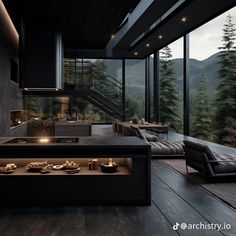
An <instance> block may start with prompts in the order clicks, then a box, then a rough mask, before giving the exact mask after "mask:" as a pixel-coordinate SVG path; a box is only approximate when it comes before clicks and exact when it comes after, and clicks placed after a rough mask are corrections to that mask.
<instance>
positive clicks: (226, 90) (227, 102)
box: [215, 14, 236, 146]
mask: <svg viewBox="0 0 236 236" xmlns="http://www.w3.org/2000/svg"><path fill="white" fill-rule="evenodd" d="M235 40H236V29H235V25H234V24H233V23H232V17H231V15H230V14H229V15H228V16H227V18H226V23H225V24H224V29H223V39H222V42H223V43H222V46H221V47H219V49H220V50H221V51H220V54H219V63H220V70H219V75H220V83H219V86H218V87H217V98H216V106H217V109H216V115H215V130H216V136H217V142H219V143H222V144H226V145H230V146H236V140H235V125H234V122H235V120H236V47H235Z"/></svg>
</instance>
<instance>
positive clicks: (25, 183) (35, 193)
mask: <svg viewBox="0 0 236 236" xmlns="http://www.w3.org/2000/svg"><path fill="white" fill-rule="evenodd" d="M24 138H25V137H22V140H23V141H22V142H21V143H14V142H12V140H13V138H0V166H5V165H6V164H8V163H15V164H16V165H17V168H16V169H15V170H14V172H13V173H10V174H4V173H2V174H0V186H1V189H2V192H3V194H2V196H1V200H2V201H1V204H2V205H83V204H86V205H150V198H151V197H150V193H151V187H150V148H149V146H148V145H147V144H146V143H145V142H144V141H142V140H141V139H138V138H136V137H78V138H77V142H68V143H66V142H59V141H58V140H66V139H65V137H55V138H53V140H54V142H48V143H47V142H45V141H47V140H44V142H43V143H42V142H37V141H35V140H37V138H35V137H34V142H26V141H24ZM74 138H75V137H73V139H74ZM39 139H42V137H40V138H39ZM26 140H27V138H26ZM55 140H56V141H55ZM50 141H51V140H50ZM110 158H112V160H113V161H114V162H115V163H117V164H118V169H117V171H116V172H114V173H104V172H102V171H101V168H100V166H99V167H98V168H95V170H89V166H88V163H89V161H90V160H93V159H96V160H97V161H98V163H107V162H108V161H109V160H110ZM37 161H38V162H42V161H46V162H48V163H49V164H51V165H61V164H63V163H65V162H66V161H69V162H72V161H73V162H75V163H78V164H79V165H80V170H79V172H78V173H73V174H71V173H67V172H65V171H64V170H53V169H52V170H50V172H49V173H44V174H42V173H41V172H29V171H28V170H26V166H27V164H28V163H32V162H37Z"/></svg>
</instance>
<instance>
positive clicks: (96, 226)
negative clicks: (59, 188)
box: [0, 160, 236, 236]
mask: <svg viewBox="0 0 236 236" xmlns="http://www.w3.org/2000/svg"><path fill="white" fill-rule="evenodd" d="M1 192H2V191H1ZM176 222H178V223H187V224H188V223H195V224H197V223H200V222H202V223H205V222H206V223H221V224H223V223H224V222H226V223H228V224H231V230H227V229H225V230H220V231H217V230H189V229H186V230H182V229H178V230H177V231H174V230H173V228H172V227H173V225H175V224H176ZM0 235H6V236H18V235H19V236H28V235H29V236H39V235H40V236H41V235H43V236H49V235H50V236H67V235H68V236H74V235H76V236H158V235H160V236H169V235H170V236H172V235H173V236H174V235H191V236H195V235H196V236H197V235H212V236H214V235H229V236H230V235H232V236H233V235H236V211H235V210H234V209H233V208H231V207H229V206H227V205H226V204H225V203H223V202H221V201H219V200H217V199H216V198H214V196H212V195H210V194H209V193H208V192H206V191H205V190H203V189H202V188H200V187H199V186H196V185H194V184H192V183H191V182H189V181H188V180H187V179H186V178H185V177H184V176H183V175H181V174H179V173H177V172H176V171H174V170H173V169H171V168H169V167H168V166H167V165H165V164H163V163H161V162H160V161H158V160H152V204H151V206H149V207H124V206H114V207H108V206H107V207H105V206H98V207H94V206H91V207H89V206H83V207H82V206H81V207H27V208H25V207H15V208H13V207H12V208H1V209H0Z"/></svg>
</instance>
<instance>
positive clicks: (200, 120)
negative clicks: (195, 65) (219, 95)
mask: <svg viewBox="0 0 236 236" xmlns="http://www.w3.org/2000/svg"><path fill="white" fill-rule="evenodd" d="M195 101H196V104H195V106H194V114H193V127H192V132H193V136H194V137H196V138H200V139H206V140H209V141H210V140H212V137H213V135H212V128H211V125H212V119H211V118H212V114H211V107H210V101H209V94H208V81H207V78H206V76H205V75H204V74H203V73H202V74H201V77H200V87H199V89H198V91H197V93H196V97H195Z"/></svg>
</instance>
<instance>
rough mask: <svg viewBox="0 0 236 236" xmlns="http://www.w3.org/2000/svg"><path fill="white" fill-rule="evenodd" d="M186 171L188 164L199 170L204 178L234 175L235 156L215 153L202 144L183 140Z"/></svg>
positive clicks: (235, 173) (235, 172) (235, 168)
mask: <svg viewBox="0 0 236 236" xmlns="http://www.w3.org/2000/svg"><path fill="white" fill-rule="evenodd" d="M183 147H184V151H185V160H186V171H187V173H188V166H189V167H192V168H193V169H195V170H197V171H199V172H200V173H201V174H202V175H203V176H204V178H205V179H206V178H215V177H226V176H236V157H233V156H231V155H226V154H224V155H223V154H215V153H214V152H212V150H211V149H210V148H209V147H208V146H207V145H204V144H200V143H196V142H192V141H187V140H185V141H184V146H183Z"/></svg>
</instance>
